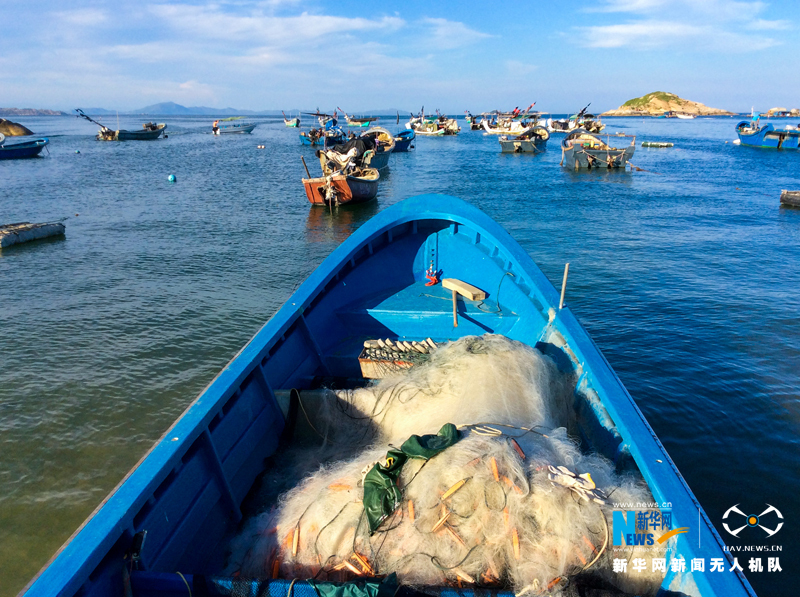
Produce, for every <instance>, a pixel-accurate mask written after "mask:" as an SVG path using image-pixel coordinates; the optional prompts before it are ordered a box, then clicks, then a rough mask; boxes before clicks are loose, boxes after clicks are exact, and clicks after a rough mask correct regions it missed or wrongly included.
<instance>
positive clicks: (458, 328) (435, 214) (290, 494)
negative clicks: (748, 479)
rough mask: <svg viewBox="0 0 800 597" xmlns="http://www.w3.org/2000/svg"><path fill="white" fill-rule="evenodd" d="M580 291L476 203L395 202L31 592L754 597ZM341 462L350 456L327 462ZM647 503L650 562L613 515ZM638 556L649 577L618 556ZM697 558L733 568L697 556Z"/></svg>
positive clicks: (245, 355) (237, 362) (626, 518)
mask: <svg viewBox="0 0 800 597" xmlns="http://www.w3.org/2000/svg"><path fill="white" fill-rule="evenodd" d="M565 282H566V275H565ZM564 297H565V288H564V287H563V286H562V292H561V295H560V296H559V293H558V292H557V291H556V289H555V288H554V287H553V286H552V285H551V283H550V282H549V281H548V279H547V277H545V275H544V274H543V273H542V271H541V270H540V269H539V268H538V267H537V266H536V264H535V263H534V262H533V261H532V260H531V258H530V256H529V255H528V253H527V252H526V251H525V250H524V249H523V248H522V247H521V246H520V245H518V244H517V242H516V241H514V240H513V239H512V237H511V236H510V235H509V234H508V233H507V232H506V231H505V230H504V229H503V228H502V227H501V226H500V225H498V224H497V223H496V222H494V221H493V220H492V219H491V218H489V217H488V216H487V215H486V214H484V213H483V212H481V211H479V210H478V209H476V208H475V207H473V206H471V205H470V204H468V203H466V202H464V201H461V200H459V199H456V198H454V197H448V196H444V195H423V196H420V197H415V198H412V199H408V200H406V201H402V202H400V203H398V204H395V205H393V206H391V207H390V208H388V209H386V210H384V211H382V212H380V213H379V214H377V215H376V216H374V217H373V218H372V219H371V220H369V221H368V222H366V223H365V224H363V225H361V226H360V227H359V228H358V229H357V230H356V231H355V232H353V234H352V235H351V236H350V237H349V238H348V239H347V240H346V241H344V242H343V243H342V244H341V245H340V246H339V247H338V248H337V249H336V250H334V252H333V253H332V254H331V255H330V256H329V257H328V258H327V259H326V260H325V261H324V262H323V263H322V264H321V265H320V266H319V267H318V268H317V269H316V270H315V271H314V272H313V273H312V274H311V275H310V276H309V278H308V279H307V280H306V281H305V282H303V284H302V285H301V286H300V287H299V288H298V289H297V291H296V292H295V293H294V294H293V295H292V296H291V297H290V298H289V299H288V300H287V301H286V303H285V304H284V305H283V307H281V308H280V310H278V312H277V313H276V314H275V315H274V316H273V317H272V318H271V319H270V320H269V321H268V322H267V323H266V324H265V325H264V327H263V328H262V329H261V330H260V331H259V332H258V333H257V334H256V335H255V336H254V337H253V338H252V339H251V340H250V342H249V343H248V344H247V345H246V346H245V347H244V348H243V349H242V350H241V351H240V352H239V353H238V354H237V355H236V356H235V357H234V359H233V360H232V361H231V362H230V363H228V365H226V366H225V368H224V369H223V370H222V371H221V372H220V373H219V374H218V375H217V376H216V378H214V380H213V381H211V383H210V384H209V385H208V386H207V387H206V388H205V389H204V390H203V391H202V392H201V394H200V395H199V396H198V397H197V399H196V400H195V401H194V402H193V403H192V404H191V405H190V406H189V407H188V408H187V409H186V411H185V412H184V413H183V414H182V415H181V416H180V417H179V418H178V420H177V421H175V423H174V424H173V425H172V426H171V427H170V428H169V429H168V430H167V431H166V432H165V434H164V435H163V437H162V438H161V439H160V440H159V441H158V442H157V443H156V444H155V445H154V446H153V447H152V449H151V450H150V451H149V452H148V453H147V455H146V456H145V457H143V458H142V460H141V461H140V462H139V463H138V464H137V465H136V467H134V469H133V470H132V471H131V472H130V473H128V475H127V476H126V477H125V478H124V479H123V480H122V482H121V483H120V484H119V485H118V486H117V488H116V489H115V490H114V491H113V492H112V493H111V495H109V496H108V497H107V498H106V499H105V500H104V501H103V503H102V504H101V505H100V506H99V507H98V509H97V510H96V511H95V512H94V513H93V514H92V515H91V516H90V517H89V518H88V519H87V520H86V521H85V522H84V524H83V525H82V526H81V527H80V528H79V529H78V530H77V531H76V532H75V534H74V535H73V536H72V537H71V538H70V539H69V540H68V541H67V543H66V544H65V545H64V546H63V547H62V548H61V549H60V550H59V551H58V553H57V554H56V555H55V556H54V557H53V559H52V560H51V561H50V563H49V564H48V565H47V566H46V567H45V568H44V569H43V570H41V571H40V572H39V574H38V575H37V576H36V577H35V578H34V579H33V580H32V581H31V583H30V584H29V585H28V587H27V588H26V589H25V591H24V593H23V594H24V595H26V596H27V597H39V596H44V595H48V596H49V595H59V596H61V597H78V596H80V597H95V596H100V595H103V596H109V595H110V596H120V597H122V596H128V595H133V596H139V597H142V596H155V595H158V596H161V597H168V596H172V595H175V596H176V597H177V596H178V595H189V594H192V595H273V596H275V597H280V596H284V595H293V596H294V597H320V595H322V596H323V597H331V596H333V595H352V596H354V597H355V596H366V595H373V596H374V595H376V594H377V595H384V594H388V595H391V594H400V595H404V596H410V595H417V594H418V593H416V592H415V591H419V592H421V593H424V594H431V595H441V596H456V595H458V596H461V597H473V596H476V595H482V596H488V595H498V596H504V597H511V596H512V595H514V594H518V595H531V596H533V595H541V594H545V593H546V594H548V595H567V594H569V595H577V594H592V595H643V594H650V595H655V594H659V595H682V596H701V595H702V596H704V597H711V596H716V597H742V596H746V595H750V596H753V595H754V593H753V590H752V589H751V587H750V585H749V583H748V582H747V580H746V579H745V577H744V575H743V574H742V572H741V568H739V569H733V570H731V568H732V566H731V564H732V563H733V558H732V554H731V553H730V552H729V551H726V550H725V549H724V544H723V541H722V539H721V538H720V537H719V535H718V534H717V532H716V531H715V529H714V527H713V525H712V524H711V522H710V520H709V519H708V517H707V516H706V514H705V512H704V511H703V509H702V508H701V506H700V504H699V502H698V501H697V499H696V498H695V497H694V495H693V494H692V492H691V490H690V489H689V487H688V485H687V484H686V481H685V480H684V479H683V477H682V476H681V475H680V473H679V472H678V469H677V467H676V465H675V464H674V463H673V462H672V460H671V459H670V457H669V455H668V454H667V452H666V450H665V449H664V447H663V446H662V444H661V442H660V441H659V440H658V438H657V437H656V435H655V433H654V431H653V429H652V428H651V427H650V425H649V424H648V422H647V420H646V419H645V417H644V415H643V414H642V412H641V411H640V410H639V408H638V406H637V405H636V402H635V401H634V400H633V398H632V397H631V396H630V394H629V393H628V392H627V391H626V389H625V387H624V386H623V384H622V382H621V381H620V379H619V378H618V377H617V375H616V374H615V373H614V371H613V370H612V369H611V367H610V365H609V363H608V361H607V360H606V359H605V358H604V357H603V355H602V353H601V352H600V350H599V348H598V347H597V345H596V344H595V343H594V342H593V341H592V339H591V338H590V337H589V335H588V333H587V332H586V330H585V329H584V328H583V326H582V325H581V323H580V322H579V321H578V319H577V317H576V315H575V314H574V313H573V312H572V310H571V309H570V308H569V306H568V305H566V304H565V303H564ZM381 376H383V377H381ZM484 377H485V378H486V379H484ZM375 378H381V379H375ZM487 379H488V380H490V381H488V382H487V381H486V380H487ZM437 380H438V381H437ZM437 383H438V384H440V385H438V386H436V384H437ZM452 384H456V386H453V387H451V385H452ZM458 384H460V385H458ZM509 384H511V385H509ZM448 388H449V389H448ZM512 389H513V390H514V391H510V390H512ZM429 390H431V391H429ZM433 390H436V391H433ZM462 392H463V394H464V397H463V398H462V397H461V393H462ZM547 397H549V398H547ZM556 397H562V398H563V401H558V400H555V398H556ZM471 398H474V399H475V401H473V400H471ZM551 398H552V399H553V400H555V401H553V402H548V400H550V399H551ZM370 400H373V401H374V404H373V405H372V407H368V402H369V401H370ZM442 400H445V402H442ZM481 401H483V402H482V404H483V405H484V406H486V407H487V408H484V406H481V405H478V404H477V403H478V402H481ZM512 403H513V404H514V405H515V409H517V410H515V412H516V414H515V412H511V411H506V410H505V409H504V408H503V405H506V406H507V405H511V404H512ZM443 405H447V406H448V410H447V412H446V413H441V412H439V407H440V406H443ZM548 405H549V406H548ZM551 406H552V407H553V408H555V410H553V411H550V410H548V409H549V408H550V407H551ZM370 408H371V409H372V410H370ZM531 408H533V410H530V409H531ZM432 409H433V410H432ZM476 409H477V410H476ZM481 409H483V410H481ZM541 409H544V410H541ZM534 411H536V412H534ZM545 411H547V412H545ZM537 413H538V414H537ZM548 413H549V414H548ZM521 415H522V419H524V421H519V420H518V419H519V418H520V416H521ZM484 416H485V417H490V418H477V417H484ZM443 418H445V419H452V420H449V421H448V422H447V423H445V424H443V425H441V427H440V426H439V423H440V419H443ZM326 419H329V421H333V422H334V423H335V424H334V425H331V426H328V427H326V426H325V424H326V423H325V421H326ZM515 421H516V422H515ZM537 421H538V423H537ZM562 423H563V425H562ZM390 424H391V425H394V426H397V427H396V428H393V429H394V431H392V430H390V429H389V427H387V425H390ZM409 426H410V428H413V429H418V431H419V434H416V433H415V434H407V429H408V428H409ZM437 429H438V432H437ZM362 431H363V432H364V433H366V434H367V437H366V438H364V437H361V436H360V435H359V434H360V433H361V432H362ZM390 436H395V437H403V438H407V439H405V441H402V442H401V441H397V442H395V443H393V444H392V445H393V446H400V447H389V445H388V443H387V442H386V441H384V440H385V437H390ZM343 438H346V440H347V441H344V442H341V440H342V439H343ZM357 438H361V439H357ZM337 442H341V443H337ZM401 443H402V445H400V444H401ZM365 446H366V448H365ZM556 448H557V449H556ZM362 449H365V451H363V452H362ZM293 450H298V451H293ZM303 450H305V451H303ZM325 450H334V451H335V450H338V451H339V452H338V454H339V457H340V460H330V461H323V462H320V459H321V458H322V457H321V456H320V455H321V454H333V452H325ZM348 455H349V456H348ZM384 455H385V457H384ZM565 455H566V456H565ZM567 456H568V458H567ZM341 458H343V459H344V460H341ZM364 462H366V466H363V470H362V463H364ZM512 465H513V466H512ZM320 466H321V468H320ZM342 467H344V468H342ZM467 470H469V471H471V472H470V473H469V476H468V477H464V476H462V475H463V474H464V473H463V471H467ZM290 471H293V472H292V473H291V474H290ZM632 492H633V493H636V492H638V494H639V495H641V496H644V495H646V496H647V497H648V500H649V501H652V502H653V503H655V504H656V505H655V506H651V508H650V509H648V510H647V514H648V517H647V518H648V520H656V519H658V521H659V524H660V529H661V530H659V531H658V534H657V535H656V541H655V542H653V550H655V551H656V552H657V553H660V554H661V556H659V557H657V556H655V555H651V552H650V551H637V549H639V548H638V547H637V545H636V543H637V542H638V538H637V537H638V535H639V534H641V533H640V530H637V528H638V529H641V527H637V524H638V523H637V522H636V520H640V518H639V517H637V516H636V512H634V511H633V509H632V508H630V507H626V506H619V507H615V506H614V503H613V502H612V500H620V499H624V496H630V495H633V493H632ZM610 494H613V496H612V495H610ZM412 496H414V497H413V500H412V499H411V498H412ZM376 498H378V499H377V501H376ZM384 498H385V499H384ZM298 500H299V501H298ZM534 503H535V504H538V505H539V506H541V508H533V509H531V508H528V506H531V505H532V504H534ZM545 506H546V507H545ZM626 510H627V511H626ZM387 512H388V513H387ZM475 512H480V515H476V514H475ZM546 512H550V513H551V514H546ZM656 515H657V516H656ZM326 518H327V519H329V521H330V522H329V523H327V524H326V525H324V526H320V525H319V522H320V521H321V520H324V519H326ZM284 519H285V520H284ZM287 520H288V521H289V522H288V523H286V521H287ZM584 522H587V523H588V522H590V523H591V524H584ZM287 524H288V526H287ZM653 524H654V525H655V524H656V523H653ZM645 528H647V525H645ZM653 528H656V526H654V527H653ZM330 529H335V532H333V533H331V532H329V531H330ZM556 529H560V530H559V531H558V532H556ZM665 529H672V530H669V531H667V530H665ZM687 531H689V532H687ZM476 533H477V534H476ZM562 533H566V534H570V538H569V539H567V538H565V537H564V536H562ZM481 538H483V539H482V540H481ZM634 538H636V540H634ZM466 539H468V540H466ZM662 539H663V541H661V540H662ZM460 541H463V544H462V543H461V542H460ZM565 541H566V542H565ZM651 541H652V537H651ZM385 543H386V544H388V545H390V547H388V548H385V549H384V548H383V546H384V544H385ZM490 545H496V546H498V547H497V549H492V550H489V546H490ZM667 548H669V549H667ZM439 549H441V550H442V551H436V550H439ZM434 551H436V555H434V553H433V552H434ZM640 557H641V558H642V562H645V564H647V566H646V568H647V570H645V571H643V572H642V571H640V572H632V571H631V566H628V568H627V572H623V571H622V565H621V564H619V567H618V566H617V565H618V563H619V562H621V561H622V560H623V559H624V560H625V562H626V563H627V560H628V558H640ZM393 558H394V559H393ZM699 559H703V560H704V561H705V562H706V564H709V563H710V562H714V561H718V562H719V563H721V564H722V568H720V569H719V571H717V570H713V569H712V570H711V571H709V568H708V567H706V568H705V569H704V570H703V571H699V570H697V569H696V568H695V567H694V566H691V567H690V563H691V562H693V561H694V560H699ZM248 561H249V562H251V563H252V564H253V565H254V566H255V567H254V568H252V567H251V568H247V567H245V566H244V563H245V562H248ZM543 561H547V562H548V566H545V567H542V565H541V562H543ZM651 561H652V569H651V566H650V563H651ZM389 562H394V565H389ZM673 562H674V563H675V565H673ZM681 562H682V563H683V565H680V564H681ZM550 564H552V567H549V566H550ZM612 564H613V566H614V570H612ZM631 564H632V566H638V560H637V559H633V560H632V562H631ZM253 570H258V571H260V572H254V571H253ZM531 570H544V572H541V573H540V574H538V575H537V574H532V573H530V571H531ZM423 572H424V573H425V574H429V576H427V577H425V578H426V579H427V580H420V576H419V575H420V574H422V573H423ZM395 573H396V575H395ZM637 574H639V576H636V575H637ZM542 575H543V576H542ZM376 577H377V578H378V580H376ZM380 579H382V580H380ZM637 579H638V580H637ZM642 579H646V580H642ZM398 581H399V582H401V583H412V584H413V585H414V589H413V590H412V589H409V588H408V587H405V591H406V592H405V593H404V592H402V588H398V586H397V584H396V583H397V582H398ZM590 582H591V583H595V584H594V585H591V586H594V587H595V590H596V591H595V592H592V593H586V592H577V591H579V590H581V591H582V590H585V589H586V587H587V586H589V585H587V583H590ZM625 582H628V583H629V585H630V583H633V584H632V585H631V586H632V587H633V588H628V589H618V588H617V587H620V586H622V585H624V584H625ZM525 583H527V584H525ZM597 587H602V588H603V592H600V591H599V589H597ZM387 591H388V593H387ZM398 591H400V592H399V593H398ZM408 591H410V592H408Z"/></svg>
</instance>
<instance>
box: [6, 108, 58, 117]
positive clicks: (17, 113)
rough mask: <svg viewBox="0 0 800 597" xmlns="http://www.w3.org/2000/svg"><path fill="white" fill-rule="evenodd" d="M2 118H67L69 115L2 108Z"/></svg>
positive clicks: (54, 111) (34, 109)
mask: <svg viewBox="0 0 800 597" xmlns="http://www.w3.org/2000/svg"><path fill="white" fill-rule="evenodd" d="M0 116H67V113H66V112H59V111H58V110H37V109H36V108H0Z"/></svg>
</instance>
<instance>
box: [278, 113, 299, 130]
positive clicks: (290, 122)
mask: <svg viewBox="0 0 800 597" xmlns="http://www.w3.org/2000/svg"><path fill="white" fill-rule="evenodd" d="M281 114H283V124H284V125H285V126H288V127H291V128H297V127H299V126H300V118H299V117H297V118H286V113H285V112H284V111H283V110H281Z"/></svg>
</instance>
